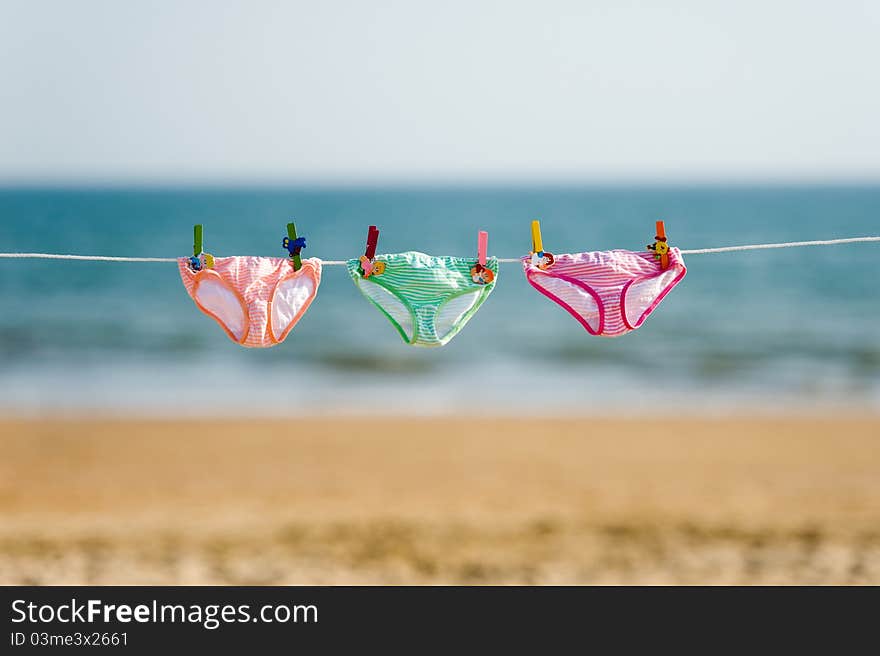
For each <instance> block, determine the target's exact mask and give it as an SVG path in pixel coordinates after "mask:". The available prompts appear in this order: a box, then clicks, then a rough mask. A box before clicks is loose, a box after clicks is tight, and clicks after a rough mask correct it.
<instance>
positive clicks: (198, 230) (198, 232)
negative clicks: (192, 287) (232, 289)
mask: <svg viewBox="0 0 880 656" xmlns="http://www.w3.org/2000/svg"><path fill="white" fill-rule="evenodd" d="M203 236H204V229H203V228H202V224H201V223H198V224H196V225H194V226H193V254H192V257H191V258H189V266H190V268H191V269H192V270H193V271H201V270H202V268H204V267H207V268H209V269H213V268H214V256H213V255H211V254H210V253H205V251H204V247H203V244H202V241H203Z"/></svg>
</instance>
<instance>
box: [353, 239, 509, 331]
mask: <svg viewBox="0 0 880 656" xmlns="http://www.w3.org/2000/svg"><path fill="white" fill-rule="evenodd" d="M373 263H374V266H373V270H372V271H371V272H370V274H369V275H365V273H364V269H363V268H362V265H361V262H360V260H349V261H348V262H347V266H348V272H349V273H350V274H351V277H352V280H354V282H355V284H356V285H357V286H358V289H360V290H361V292H362V293H363V295H364V296H366V297H367V298H368V299H369V300H370V302H371V303H373V305H375V306H376V307H377V308H379V310H380V311H381V312H382V313H383V314H384V315H385V316H386V317H388V320H389V321H390V322H391V324H392V325H393V326H394V327H395V328H396V329H397V332H399V333H400V336H401V337H402V338H403V341H405V342H406V343H407V344H412V345H413V346H443V345H444V344H446V343H447V342H448V341H449V340H451V339H452V338H453V337H455V336H456V335H457V334H458V333H459V331H460V330H461V329H462V328H463V327H464V325H465V324H466V323H467V322H468V320H469V319H470V318H471V317H472V316H473V315H474V313H475V312H476V311H477V310H478V309H479V307H480V306H481V305H482V304H483V302H484V301H485V300H486V299H487V298H488V297H489V294H490V293H491V292H492V290H493V289H494V288H495V281H496V280H497V278H498V260H497V259H496V258H494V257H492V258H488V259H487V261H486V265H485V267H482V268H481V267H479V266H475V261H474V260H473V259H466V258H461V257H434V256H431V255H425V254H424V253H418V252H416V251H409V252H407V253H395V254H393V255H377V256H376V257H375V259H374V260H373Z"/></svg>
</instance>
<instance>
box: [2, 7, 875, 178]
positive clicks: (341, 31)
mask: <svg viewBox="0 0 880 656" xmlns="http://www.w3.org/2000/svg"><path fill="white" fill-rule="evenodd" d="M878 35H880V2H876V0H874V1H871V2H855V1H852V0H836V1H835V2H809V1H807V0H802V1H799V2H783V1H774V0H759V1H755V0H738V1H736V2H731V1H725V2H715V1H713V0H693V1H690V0H687V1H686V0H679V1H670V2H648V1H646V0H643V1H642V2H627V1H625V0H616V1H615V0H609V1H607V2H606V1H598V2H590V1H586V0H585V1H581V2H563V1H556V0H541V1H539V2H517V1H516V0H509V1H507V2H486V1H480V0H469V1H464V2H459V1H458V0H445V1H443V2H437V1H436V0H434V1H431V2H421V1H418V0H413V1H410V2H385V1H381V0H377V1H375V2H367V1H363V2H354V1H351V2H345V1H339V0H328V1H324V0H322V1H320V2H319V1H316V0H311V1H309V2H301V3H300V2H272V1H268V0H247V1H240V2H238V1H237V2H225V1H223V0H214V1H206V2H200V1H195V0H172V1H166V0H149V1H147V0H140V1H134V0H132V1H129V2H119V1H118V0H100V1H99V0H76V2H70V1H69V0H57V1H54V2H50V1H46V0H21V1H20V0H0V118H2V120H0V184H7V185H8V184H13V185H14V184H18V183H65V184H67V183H73V184H76V183H93V182H110V183H112V182H122V183H140V182H145V183H151V182H208V183H211V182H217V183H226V182H245V183H247V182H270V183H329V184H335V183H383V182H427V183H431V182H498V181H502V182H503V181H533V182H586V183H590V182H608V181H614V182H634V181H700V180H708V181H725V180H735V181H758V182H765V181H776V180H782V181H798V180H807V181H812V180H819V181H823V180H828V181H880V120H878V118H880V37H878Z"/></svg>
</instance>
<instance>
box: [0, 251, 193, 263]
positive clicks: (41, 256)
mask: <svg viewBox="0 0 880 656" xmlns="http://www.w3.org/2000/svg"><path fill="white" fill-rule="evenodd" d="M0 257H2V258H10V259H19V260H89V261H95V262H177V260H176V259H174V258H173V257H110V256H107V255H60V254H55V253H0Z"/></svg>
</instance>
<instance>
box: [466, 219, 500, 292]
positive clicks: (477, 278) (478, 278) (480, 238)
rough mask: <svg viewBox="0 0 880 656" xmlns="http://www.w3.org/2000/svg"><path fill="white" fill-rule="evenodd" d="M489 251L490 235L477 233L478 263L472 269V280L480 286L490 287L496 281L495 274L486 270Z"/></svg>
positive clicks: (483, 232)
mask: <svg viewBox="0 0 880 656" xmlns="http://www.w3.org/2000/svg"><path fill="white" fill-rule="evenodd" d="M488 251H489V233H488V232H486V231H485V230H480V231H479V232H478V233H477V263H476V264H474V266H472V267H471V280H473V281H474V282H475V283H476V284H478V285H488V284H489V283H490V282H492V281H493V280H495V274H494V273H492V270H491V269H487V268H486V258H487V254H488Z"/></svg>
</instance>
